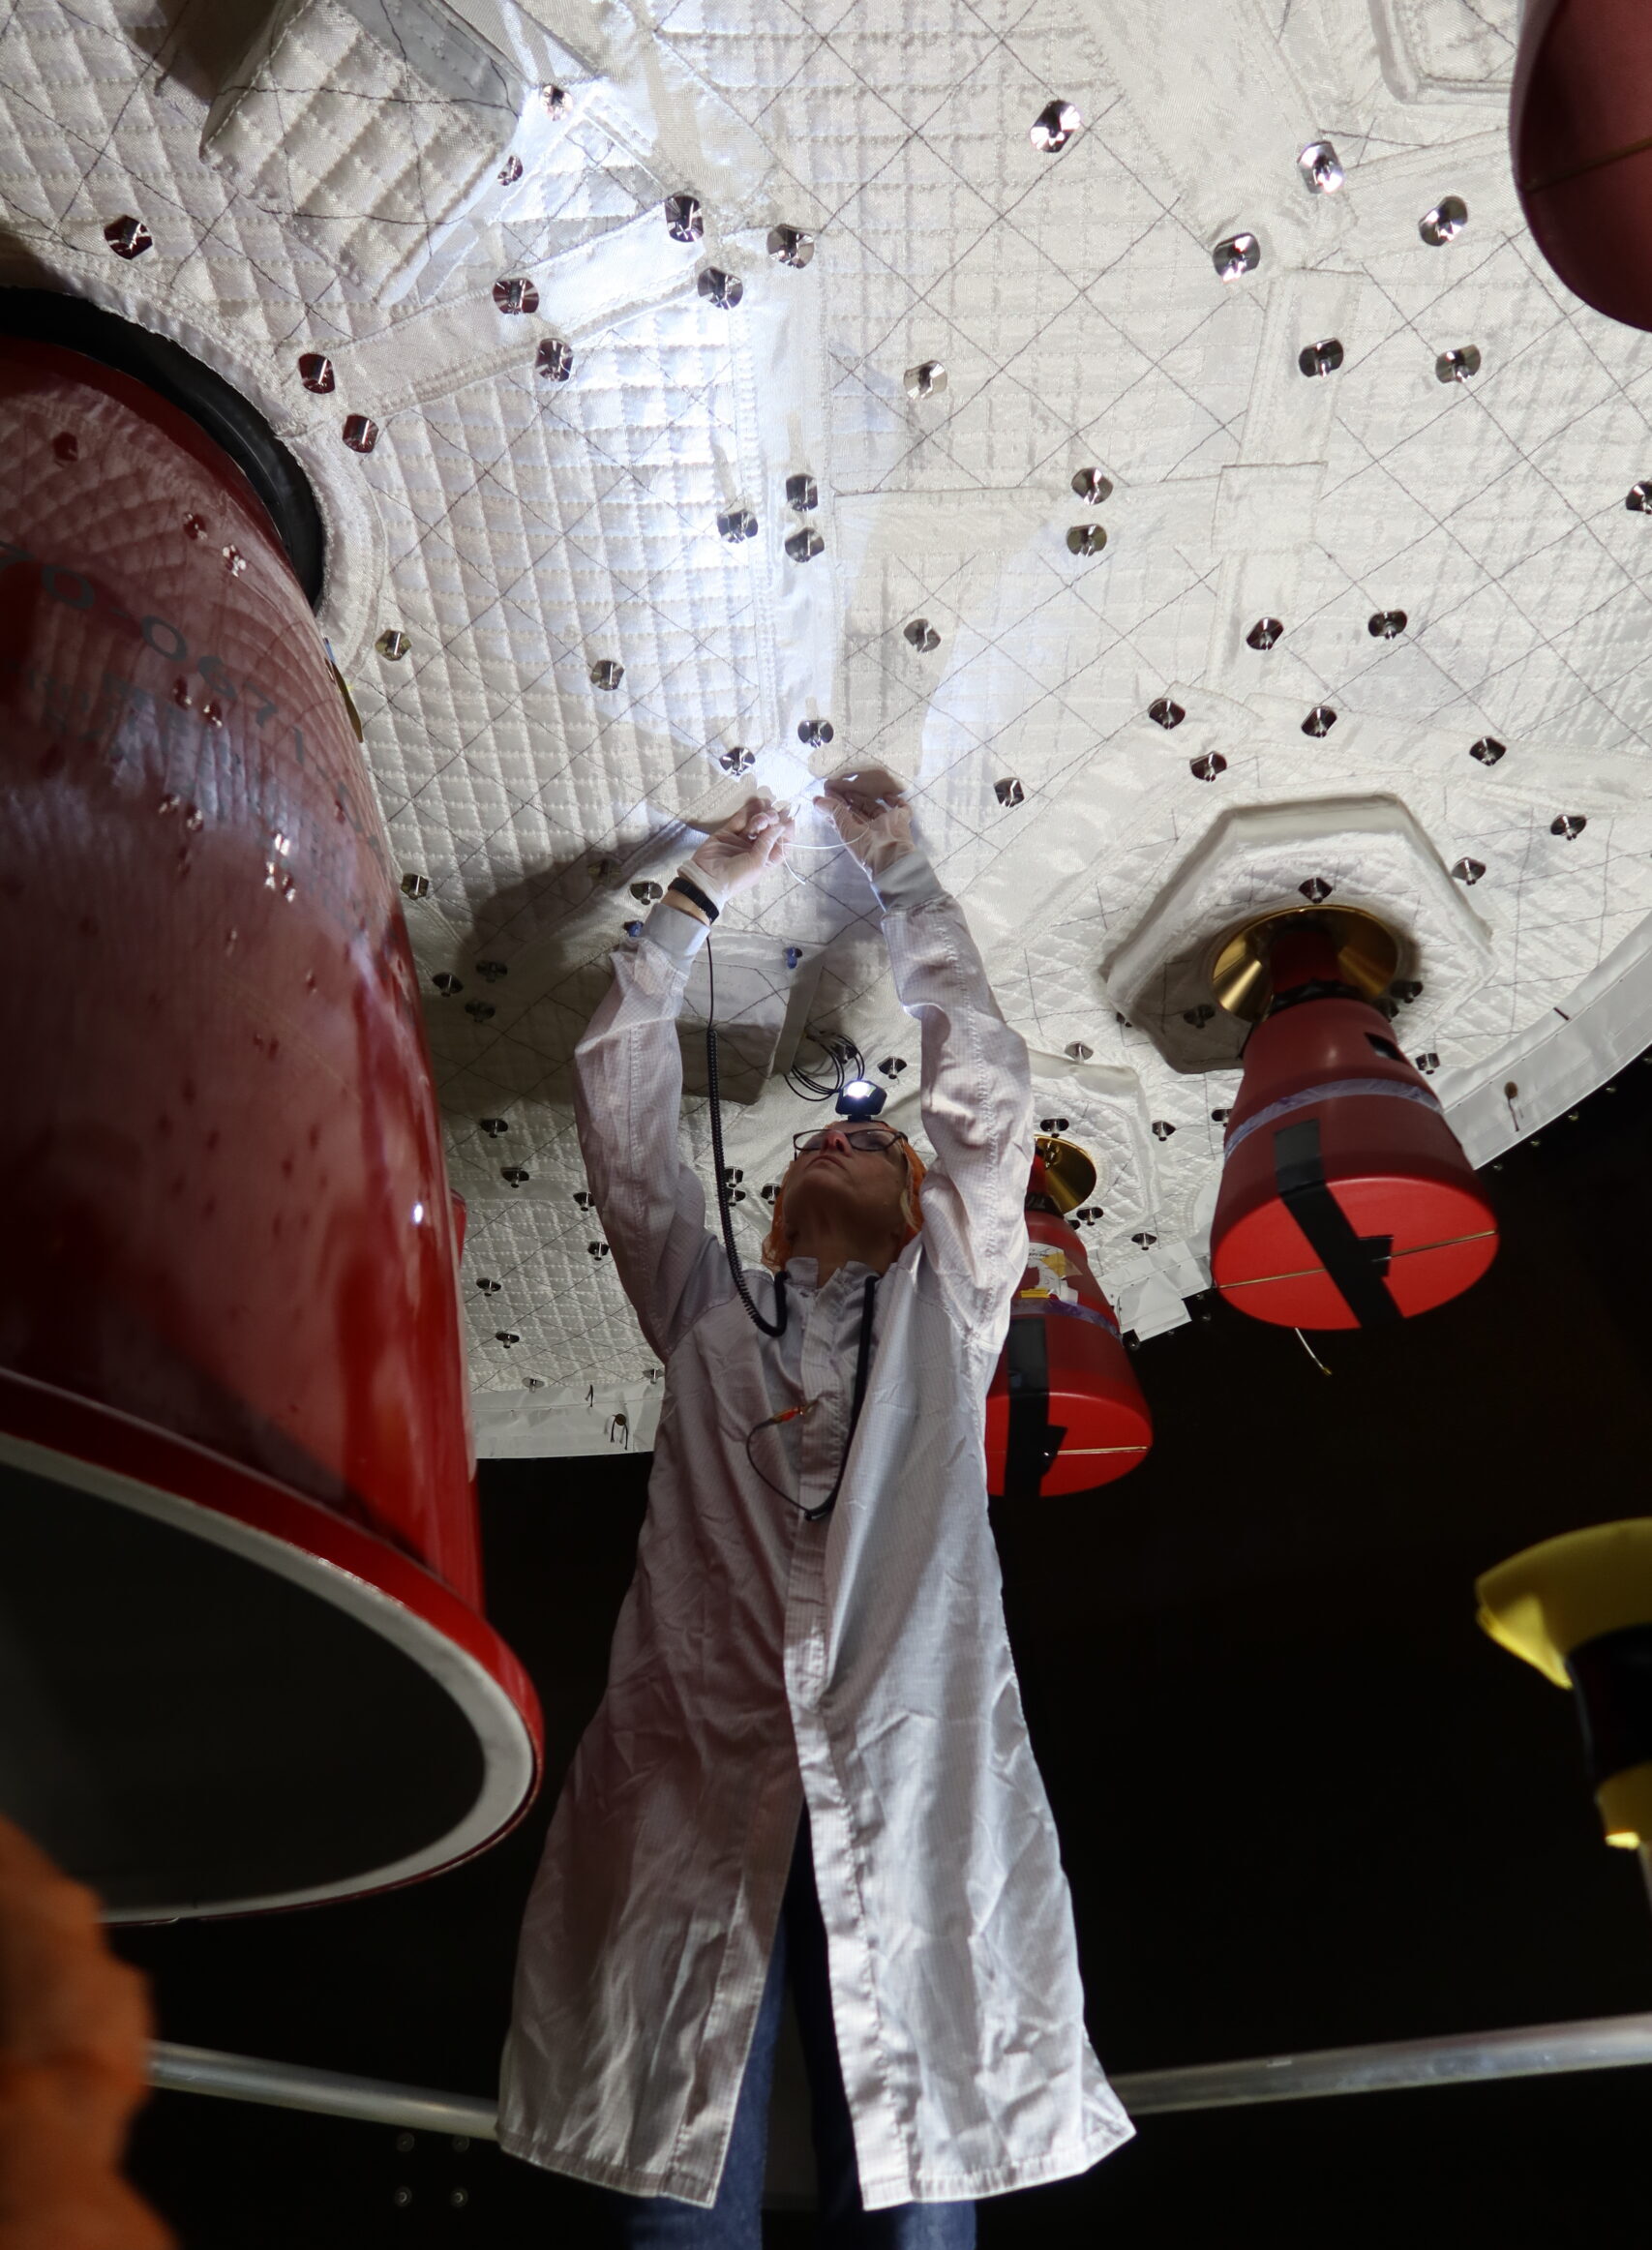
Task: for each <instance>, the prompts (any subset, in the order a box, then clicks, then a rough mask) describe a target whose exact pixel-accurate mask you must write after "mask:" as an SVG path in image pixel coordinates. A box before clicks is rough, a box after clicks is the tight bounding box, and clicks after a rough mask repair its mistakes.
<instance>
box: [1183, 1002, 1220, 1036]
mask: <svg viewBox="0 0 1652 2250" xmlns="http://www.w3.org/2000/svg"><path fill="white" fill-rule="evenodd" d="M1215 1014H1216V1009H1215V1008H1214V1007H1213V1006H1212V1005H1211V1004H1210V1002H1209V1001H1208V1000H1201V1001H1200V1002H1199V1004H1198V1005H1197V1006H1196V1007H1185V1008H1184V1009H1183V1010H1182V1021H1183V1022H1184V1023H1185V1024H1191V1025H1192V1027H1193V1029H1194V1031H1196V1032H1202V1031H1203V1030H1204V1028H1205V1026H1206V1025H1207V1024H1208V1023H1209V1022H1210V1020H1211V1018H1212V1017H1213V1016H1214V1015H1215Z"/></svg>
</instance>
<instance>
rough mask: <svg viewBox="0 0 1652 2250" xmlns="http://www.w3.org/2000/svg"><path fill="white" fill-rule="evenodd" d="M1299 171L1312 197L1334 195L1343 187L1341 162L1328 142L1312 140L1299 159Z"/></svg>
mask: <svg viewBox="0 0 1652 2250" xmlns="http://www.w3.org/2000/svg"><path fill="white" fill-rule="evenodd" d="M1297 170H1298V172H1299V173H1300V174H1301V175H1302V184H1303V186H1304V187H1305V188H1306V189H1307V192H1308V194H1309V195H1336V193H1337V189H1338V188H1339V187H1340V186H1341V185H1342V180H1343V172H1342V165H1341V161H1340V159H1339V158H1338V157H1337V151H1336V149H1335V148H1333V147H1332V145H1331V143H1330V141H1328V140H1310V141H1309V142H1308V144H1307V147H1306V148H1305V149H1304V150H1303V152H1302V154H1301V155H1300V156H1299V157H1298V158H1297Z"/></svg>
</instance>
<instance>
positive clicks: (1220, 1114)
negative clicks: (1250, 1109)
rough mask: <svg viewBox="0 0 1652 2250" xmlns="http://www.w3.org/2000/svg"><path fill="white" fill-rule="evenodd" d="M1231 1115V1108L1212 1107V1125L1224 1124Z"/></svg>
mask: <svg viewBox="0 0 1652 2250" xmlns="http://www.w3.org/2000/svg"><path fill="white" fill-rule="evenodd" d="M1232 1115H1233V1112H1232V1110H1231V1109H1213V1110H1212V1112H1211V1123H1212V1125H1226V1123H1227V1121H1228V1119H1229V1118H1230V1117H1231V1116H1232Z"/></svg>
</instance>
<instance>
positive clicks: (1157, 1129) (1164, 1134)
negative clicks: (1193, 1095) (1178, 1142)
mask: <svg viewBox="0 0 1652 2250" xmlns="http://www.w3.org/2000/svg"><path fill="white" fill-rule="evenodd" d="M1175 1130H1176V1127H1175V1126H1174V1125H1172V1124H1170V1122H1169V1120H1168V1119H1166V1118H1162V1117H1156V1118H1155V1119H1154V1121H1153V1137H1154V1139H1155V1140H1156V1141H1167V1140H1168V1139H1169V1138H1170V1136H1171V1134H1172V1133H1173V1132H1174V1131H1175Z"/></svg>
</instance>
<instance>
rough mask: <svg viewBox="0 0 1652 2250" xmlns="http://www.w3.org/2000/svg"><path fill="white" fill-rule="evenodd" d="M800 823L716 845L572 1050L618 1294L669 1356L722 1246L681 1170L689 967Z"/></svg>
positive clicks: (733, 828) (755, 803)
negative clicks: (715, 923) (680, 1040)
mask: <svg viewBox="0 0 1652 2250" xmlns="http://www.w3.org/2000/svg"><path fill="white" fill-rule="evenodd" d="M790 834H791V826H790V824H789V823H788V822H785V821H782V820H780V819H778V818H777V816H776V815H774V814H773V813H772V812H771V811H770V810H769V808H768V807H767V806H766V804H764V802H763V800H762V799H761V798H759V797H752V798H750V799H748V801H747V803H746V804H745V805H744V806H743V807H742V809H741V811H740V812H739V813H738V814H736V817H735V819H734V820H733V821H731V822H729V823H727V824H726V825H725V826H724V827H722V828H721V829H719V830H718V832H717V834H716V835H715V836H711V837H708V838H707V839H706V842H705V843H704V844H703V845H702V846H701V848H700V850H699V851H698V852H697V853H696V854H695V855H694V857H693V858H692V859H691V860H690V861H689V862H688V864H687V865H686V866H685V867H684V868H683V870H682V873H681V874H680V875H679V876H678V877H677V879H676V883H674V884H673V885H672V887H671V888H670V889H669V890H668V891H667V892H666V895H665V897H664V898H663V899H662V900H661V901H660V903H659V904H658V905H657V906H656V907H655V908H654V909H653V911H652V913H651V914H650V915H648V918H647V920H646V922H645V923H644V924H643V934H642V936H641V937H640V938H639V939H638V941H637V944H636V945H635V947H634V948H633V947H630V946H626V947H622V948H621V949H620V950H619V951H618V952H616V954H615V956H614V982H613V984H612V986H611V987H610V989H609V991H608V994H607V996H606V998H605V999H604V1000H603V1003H602V1005H601V1006H600V1007H599V1008H598V1009H597V1011H596V1013H595V1015H594V1016H592V1018H591V1020H590V1023H589V1025H588V1026H587V1027H586V1034H585V1036H584V1037H583V1038H582V1039H581V1041H580V1043H579V1046H578V1047H577V1048H576V1049H575V1051H574V1115H575V1119H576V1122H577V1124H578V1126H579V1134H580V1152H581V1154H582V1155H583V1156H584V1157H585V1164H586V1179H587V1180H588V1181H589V1182H590V1190H591V1195H592V1197H593V1199H594V1201H595V1203H596V1208H597V1210H598V1212H599V1213H600V1214H601V1215H602V1223H603V1228H604V1231H605V1232H606V1234H607V1236H608V1241H609V1245H610V1246H611V1248H612V1249H613V1252H614V1262H615V1266H616V1269H617V1271H618V1275H619V1279H620V1284H621V1286H622V1287H623V1289H624V1291H625V1294H626V1296H627V1297H628V1298H629V1299H630V1301H631V1304H632V1306H633V1308H634V1310H635V1312H636V1314H637V1318H638V1320H639V1321H640V1322H641V1323H642V1328H643V1334H644V1335H645V1336H646V1338H647V1341H648V1344H649V1346H650V1348H651V1349H652V1350H653V1351H654V1352H655V1353H656V1354H657V1355H658V1357H659V1358H660V1359H662V1360H663V1359H665V1358H666V1357H667V1356H668V1355H669V1354H670V1352H671V1350H672V1348H673V1346H674V1345H675V1344H676V1340H677V1338H678V1336H679V1335H681V1334H682V1331H683V1329H684V1327H685V1326H686V1325H687V1323H688V1322H689V1321H690V1320H692V1319H694V1318H695V1317H696V1315H697V1314H698V1312H699V1311H700V1310H701V1309H702V1306H703V1305H704V1303H705V1302H706V1301H707V1299H708V1296H709V1293H710V1292H711V1291H713V1290H715V1289H717V1288H718V1287H719V1286H721V1287H727V1285H728V1276H727V1271H726V1269H725V1268H724V1266H723V1262H722V1257H723V1253H722V1248H721V1245H719V1244H718V1243H717V1242H716V1241H715V1239H714V1238H713V1237H712V1236H711V1235H710V1234H708V1233H707V1232H706V1191H705V1189H704V1188H703V1187H702V1185H701V1184H700V1180H699V1177H698V1176H697V1174H696V1173H695V1171H694V1169H693V1167H692V1166H691V1165H688V1164H685V1163H684V1162H683V1161H682V1158H681V1155H680V1154H679V1153H678V1146H677V1126H678V1119H679V1113H680V1111H681V1107H682V1052H681V1049H680V1048H679V1047H678V1045H677V1035H676V1019H677V1016H678V1014H679V1012H680V1010H681V1007H682V996H683V992H684V990H685V989H686V987H687V983H688V975H689V970H690V969H691V967H692V965H693V961H694V956H695V954H696V953H697V952H698V951H699V950H700V948H701V946H702V945H704V944H705V942H706V931H707V929H708V928H709V926H710V923H711V921H712V920H713V919H714V918H715V915H716V914H717V912H718V911H719V910H720V909H721V907H722V906H723V904H724V903H725V902H726V900H727V899H728V898H730V897H731V896H732V895H733V894H734V893H735V892H736V891H737V890H740V889H743V888H744V887H745V886H746V885H747V884H749V883H754V882H756V881H758V880H759V879H760V878H761V877H762V875H763V874H764V873H765V872H766V869H767V868H768V867H769V866H771V865H772V864H774V863H775V861H776V860H778V859H779V858H780V857H781V856H782V855H783V854H784V852H785V849H786V845H787V842H788V840H789V838H790Z"/></svg>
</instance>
